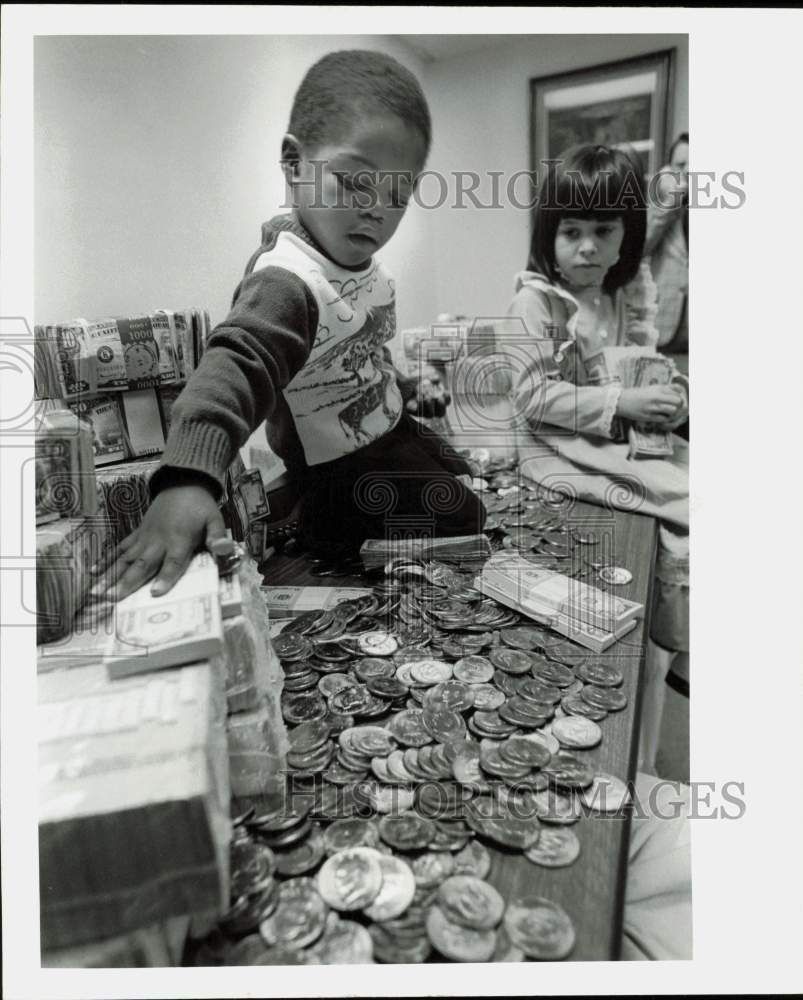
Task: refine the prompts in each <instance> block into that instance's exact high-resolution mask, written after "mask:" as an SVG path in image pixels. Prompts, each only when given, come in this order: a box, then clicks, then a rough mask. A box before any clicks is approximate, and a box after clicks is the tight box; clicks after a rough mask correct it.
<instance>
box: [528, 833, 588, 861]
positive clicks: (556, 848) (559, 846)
mask: <svg viewBox="0 0 803 1000" xmlns="http://www.w3.org/2000/svg"><path fill="white" fill-rule="evenodd" d="M524 856H525V857H526V858H527V860H528V861H532V863H533V864H535V865H541V867H542V868H566V867H568V866H569V865H572V864H574V862H575V861H576V860H577V858H578V857H579V856H580V841H579V840H578V838H577V834H576V833H575V832H574V830H571V829H569V827H566V826H545V827H543V828H542V830H541V836H540V837H539V838H538V843H537V844H534V845H533V846H532V847H528V848H527V850H526V851H525V852H524Z"/></svg>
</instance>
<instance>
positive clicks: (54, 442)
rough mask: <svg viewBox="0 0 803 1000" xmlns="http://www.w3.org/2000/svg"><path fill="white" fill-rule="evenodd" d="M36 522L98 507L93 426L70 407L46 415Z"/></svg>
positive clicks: (40, 433)
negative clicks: (69, 408)
mask: <svg viewBox="0 0 803 1000" xmlns="http://www.w3.org/2000/svg"><path fill="white" fill-rule="evenodd" d="M35 456H36V463H35V472H36V522H37V524H42V523H45V522H47V521H54V520H57V519H58V518H60V517H78V516H80V515H82V514H84V515H92V514H94V513H96V511H97V491H96V488H95V456H94V450H93V446H92V428H91V427H90V425H89V424H88V423H86V422H85V421H84V420H81V419H80V418H79V417H78V416H76V414H74V413H73V412H72V411H70V410H68V409H58V408H53V409H50V410H49V411H48V412H45V414H44V415H43V416H42V419H41V421H40V423H39V426H38V428H37V432H36V441H35Z"/></svg>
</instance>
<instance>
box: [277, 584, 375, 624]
mask: <svg viewBox="0 0 803 1000" xmlns="http://www.w3.org/2000/svg"><path fill="white" fill-rule="evenodd" d="M372 593H373V591H371V590H367V589H366V588H364V587H262V595H263V597H264V599H265V603H266V604H267V606H268V613H269V614H270V616H271V618H296V617H297V616H298V615H303V614H305V613H306V612H307V611H331V610H332V609H333V608H335V607H337V605H338V604H340V602H341V601H353V600H355V599H356V598H358V597H369V596H370V595H371V594H372Z"/></svg>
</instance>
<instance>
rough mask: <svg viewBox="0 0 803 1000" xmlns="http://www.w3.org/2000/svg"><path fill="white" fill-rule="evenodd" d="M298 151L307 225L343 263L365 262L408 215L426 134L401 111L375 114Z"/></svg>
mask: <svg viewBox="0 0 803 1000" xmlns="http://www.w3.org/2000/svg"><path fill="white" fill-rule="evenodd" d="M299 154H300V155H299V160H298V165H297V171H296V173H295V174H293V176H292V177H291V178H290V183H291V184H292V186H293V197H294V205H295V210H296V213H297V215H298V217H299V219H300V221H301V223H302V224H303V225H304V227H305V228H306V229H307V231H308V232H309V233H310V235H311V236H312V237H313V238H314V239H315V240H316V241H317V243H318V244H319V245H320V246H321V247H322V248H323V249H324V250H325V251H326V253H327V254H328V255H329V256H330V257H331V258H332V260H334V261H336V262H337V263H338V264H341V265H343V266H345V267H357V266H359V265H360V264H365V263H367V262H368V260H369V259H370V257H371V256H372V255H373V254H374V253H376V251H377V250H379V249H380V247H383V246H384V245H385V244H386V243H387V242H388V240H389V239H390V238H391V236H392V235H393V234H394V233H395V231H396V228H397V226H398V225H399V223H400V222H401V220H402V216H403V215H404V212H405V209H406V208H407V203H408V201H409V199H410V197H411V195H412V193H413V189H414V186H415V181H416V178H417V177H418V174H419V173H420V172H421V170H422V169H423V166H424V160H425V147H424V140H423V138H422V137H421V136H420V135H419V133H418V130H417V129H415V128H413V127H412V126H409V125H407V124H406V123H405V122H403V121H402V120H401V119H400V118H397V117H396V116H395V115H391V114H386V115H383V114H378V113H372V114H368V115H366V116H365V117H363V118H362V119H361V120H360V121H359V122H357V123H356V124H355V125H354V126H353V127H352V128H351V129H349V130H348V131H347V132H346V133H345V134H344V135H343V136H342V137H341V138H338V139H332V140H326V141H324V142H322V143H320V144H317V145H315V146H310V147H301V148H300V149H299Z"/></svg>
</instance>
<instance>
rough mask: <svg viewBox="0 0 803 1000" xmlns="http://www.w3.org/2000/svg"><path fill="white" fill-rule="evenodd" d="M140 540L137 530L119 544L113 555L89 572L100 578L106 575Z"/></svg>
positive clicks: (96, 564)
mask: <svg viewBox="0 0 803 1000" xmlns="http://www.w3.org/2000/svg"><path fill="white" fill-rule="evenodd" d="M138 539H139V533H138V531H137V530H136V529H135V530H134V531H132V532H131V534H130V535H126V537H125V538H124V539H123V540H122V541H120V542H118V543H117V545H116V546H115V547H114V550H113V551H112V554H111V555H110V556H109V557H108V558H107V559H105V560H101V561H100V562H97V563H95V565H94V566H92V568H91V569H90V571H89V572H90V573H92V574H94V575H95V576H99V575H100V574H102V573H104V572H105V571H106V570H107V569H108V568H109V567H110V566H113V565H114V564H115V563H116V562H118V561H119V560H120V559H121V558H122V557H123V556H124V555H125V554H126V553H127V552H128V551H129V550H130V549H131V547H132V545H133V544H134V542H136V541H138Z"/></svg>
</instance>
